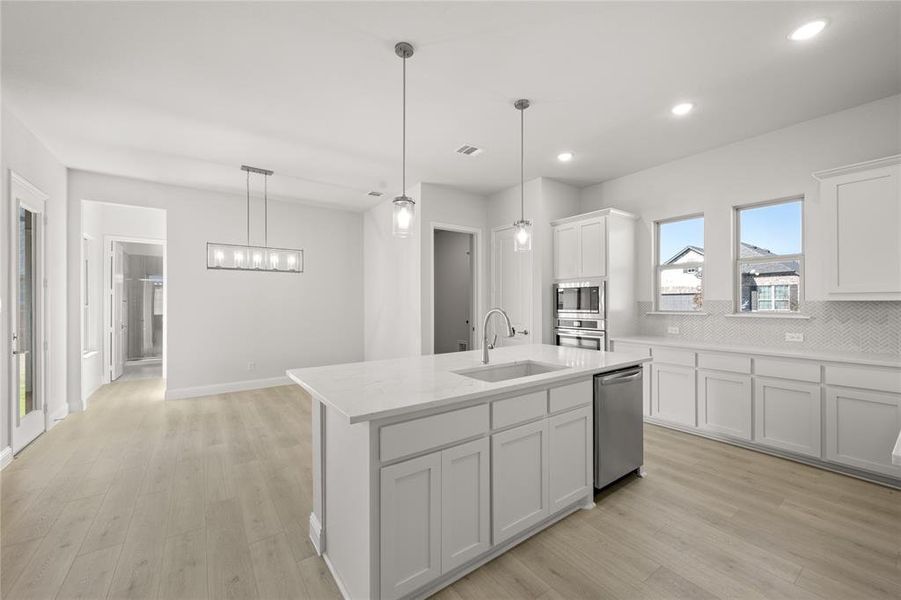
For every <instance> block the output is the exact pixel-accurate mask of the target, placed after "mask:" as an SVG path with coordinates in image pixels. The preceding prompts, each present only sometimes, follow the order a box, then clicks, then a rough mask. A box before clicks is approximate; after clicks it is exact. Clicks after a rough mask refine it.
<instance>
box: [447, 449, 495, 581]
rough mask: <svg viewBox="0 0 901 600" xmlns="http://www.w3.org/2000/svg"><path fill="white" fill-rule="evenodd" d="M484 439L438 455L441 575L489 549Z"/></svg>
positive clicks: (487, 481) (487, 480)
mask: <svg viewBox="0 0 901 600" xmlns="http://www.w3.org/2000/svg"><path fill="white" fill-rule="evenodd" d="M488 465H489V460H488V438H482V439H480V440H475V441H473V442H469V443H468V444H462V445H460V446H455V447H453V448H448V449H447V450H443V451H442V452H441V572H442V573H448V572H450V571H452V570H453V569H455V568H457V567H459V566H460V565H462V564H463V563H465V562H467V561H469V560H471V559H473V558H475V557H476V556H478V555H480V554H482V553H483V552H485V551H486V550H488V548H489V547H490V546H491V541H490V539H489V536H490V530H489V515H488V512H489V510H491V500H490V494H489V486H490V485H491V480H490V479H489V476H488Z"/></svg>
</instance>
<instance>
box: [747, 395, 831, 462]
mask: <svg viewBox="0 0 901 600" xmlns="http://www.w3.org/2000/svg"><path fill="white" fill-rule="evenodd" d="M821 405H822V403H821V401H820V386H819V385H818V384H814V383H805V382H801V381H788V380H783V379H767V378H766V377H757V378H756V379H755V381H754V413H755V418H754V420H755V423H754V441H755V442H758V443H760V444H763V445H765V446H772V447H773V448H779V449H780V450H789V451H791V452H797V453H799V454H806V455H808V456H815V457H820V456H821V455H822V451H821V444H820V412H821Z"/></svg>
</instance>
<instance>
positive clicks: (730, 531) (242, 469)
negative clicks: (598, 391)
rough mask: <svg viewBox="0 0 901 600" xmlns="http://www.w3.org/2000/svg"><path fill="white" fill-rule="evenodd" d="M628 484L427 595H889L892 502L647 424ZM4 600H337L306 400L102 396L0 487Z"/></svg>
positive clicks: (897, 553) (895, 506)
mask: <svg viewBox="0 0 901 600" xmlns="http://www.w3.org/2000/svg"><path fill="white" fill-rule="evenodd" d="M645 447H646V455H645V456H646V467H647V470H648V476H647V478H645V479H638V478H636V477H634V476H631V477H629V478H627V479H625V480H623V481H621V482H619V483H618V484H616V485H615V486H614V487H613V488H612V489H609V490H606V491H605V492H604V493H602V494H600V495H599V496H598V498H597V507H596V508H594V509H593V510H590V511H578V512H576V513H575V514H573V515H572V516H570V517H568V518H566V519H565V520H563V521H562V522H560V523H558V524H557V525H555V526H553V527H551V528H550V529H548V530H546V531H544V532H542V533H540V534H539V535H537V536H535V537H534V538H531V539H530V540H528V541H526V542H525V543H523V544H521V545H520V546H518V547H516V548H514V549H513V550H511V551H510V552H508V553H507V554H505V555H503V556H501V557H500V558H498V559H496V560H494V561H492V562H491V563H488V564H487V565H485V566H484V567H482V568H481V569H479V570H477V571H475V572H473V573H471V574H470V575H468V576H467V577H465V578H463V579H462V580H460V581H458V582H457V583H455V584H454V585H453V586H451V587H450V588H447V589H445V590H444V591H442V592H441V593H440V594H438V596H440V597H442V598H444V599H445V600H461V599H468V598H473V599H475V598H486V599H495V598H541V599H547V600H550V599H558V598H623V599H633V598H698V599H706V598H773V599H782V598H808V599H812V600H815V599H823V598H835V599H842V600H844V599H858V598H892V599H897V598H901V493H899V492H897V491H894V490H890V489H887V488H884V487H879V486H876V485H873V484H869V483H865V482H862V481H858V480H855V479H851V478H848V477H844V476H841V475H836V474H833V473H829V472H826V471H821V470H818V469H815V468H812V467H807V466H803V465H799V464H795V463H792V462H789V461H784V460H781V459H778V458H773V457H770V456H766V455H762V454H758V453H755V452H751V451H748V450H744V449H740V448H735V447H732V446H728V445H725V444H720V443H717V442H713V441H709V440H705V439H701V438H697V437H694V436H689V435H686V434H682V433H678V432H674V431H670V430H666V429H663V428H659V427H654V426H647V427H646V438H645ZM0 487H2V489H0V498H2V504H0V506H2V511H0V549H2V556H0V595H2V597H3V598H104V597H110V598H191V599H194V598H198V599H199V598H212V599H219V598H245V597H246V598H266V599H270V598H271V599H275V598H317V599H318V598H337V597H339V595H338V591H337V589H336V587H335V585H334V583H333V582H332V580H331V577H330V575H329V574H328V571H327V570H326V568H325V565H324V563H323V562H322V560H320V559H319V558H318V557H317V556H315V554H314V552H313V549H312V547H311V546H310V543H309V542H308V541H307V519H308V516H309V512H310V507H311V480H310V403H309V399H308V398H307V397H306V396H304V394H303V393H302V392H301V391H300V389H299V388H297V387H294V386H290V387H280V388H271V389H268V390H258V391H249V392H243V393H237V394H228V395H221V396H211V397H208V398H202V399H192V400H178V401H170V402H164V401H163V400H162V384H161V382H160V381H159V380H140V381H130V382H123V383H117V384H113V385H109V386H105V387H104V388H101V390H100V391H99V392H98V393H97V394H96V395H95V396H94V398H93V400H92V402H91V408H90V410H89V411H87V412H86V413H79V414H73V415H70V416H69V417H68V418H67V419H66V420H65V421H63V422H62V423H60V424H59V425H58V426H57V427H56V428H54V429H53V430H52V431H50V432H49V433H47V434H45V435H44V436H42V437H41V438H39V439H38V440H37V441H36V442H35V443H34V444H32V446H30V447H29V448H27V449H26V450H25V451H23V452H22V454H21V455H20V457H18V458H17V459H16V460H15V461H14V462H13V463H12V464H11V465H10V466H8V467H7V468H6V469H5V470H4V471H3V473H2V476H0Z"/></svg>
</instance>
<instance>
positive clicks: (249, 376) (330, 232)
mask: <svg viewBox="0 0 901 600" xmlns="http://www.w3.org/2000/svg"><path fill="white" fill-rule="evenodd" d="M69 198H70V203H71V205H73V206H78V203H80V202H81V201H82V200H90V201H96V202H106V203H111V204H128V205H137V206H145V207H149V208H159V209H165V210H166V239H167V252H168V257H169V260H168V264H167V267H168V269H167V282H166V283H167V303H168V304H167V307H166V308H167V329H168V336H167V355H168V356H167V376H168V379H167V397H178V396H187V395H192V394H197V393H203V392H209V391H211V390H212V391H215V390H216V389H218V386H227V385H233V386H234V385H240V384H241V382H247V381H250V380H263V381H268V380H270V379H275V378H282V377H283V376H284V373H285V370H286V369H289V368H294V367H303V366H314V365H323V364H330V363H341V362H351V361H357V360H360V359H361V358H362V352H361V349H362V347H363V343H362V340H363V338H362V331H363V306H362V298H363V284H362V283H363V274H362V261H361V254H362V243H361V242H362V235H361V232H362V216H361V215H360V214H359V213H352V212H346V211H341V210H330V209H323V208H313V207H309V206H306V205H303V204H300V203H297V202H283V201H274V200H270V203H269V243H270V245H273V246H283V247H300V248H303V249H304V251H305V255H304V257H305V272H304V273H303V274H301V275H291V274H283V273H252V272H228V271H214V270H207V269H206V243H207V242H210V241H214V242H234V243H244V242H245V235H246V225H245V223H246V221H245V219H246V213H245V210H246V209H245V199H244V197H243V196H239V195H232V194H222V193H215V192H208V191H202V190H195V189H190V188H184V187H178V186H170V185H161V184H155V183H149V182H144V181H138V180H133V179H127V178H123V177H112V176H107V175H101V174H98V173H88V172H84V171H70V173H69ZM261 204H262V203H261V201H260V200H259V198H256V197H255V198H254V213H253V216H252V217H251V220H252V223H253V224H254V229H253V234H252V236H251V237H252V239H251V242H252V243H262V206H261ZM80 220H81V213H80V211H79V210H70V226H69V243H70V248H72V246H73V245H74V246H75V250H74V251H71V250H70V256H77V255H78V253H77V245H78V243H79V238H80V232H81V223H80ZM69 267H70V268H69V272H70V278H77V277H79V272H80V271H79V265H78V263H77V261H75V260H72V261H70V265H69ZM70 280H71V279H70ZM79 308H80V307H79V306H78V301H77V296H75V298H73V301H72V302H70V306H69V310H70V315H73V314H74V315H76V316H75V317H74V318H73V322H74V323H75V332H76V335H75V337H74V340H75V342H76V343H75V344H74V345H73V344H70V354H69V356H70V359H74V361H75V362H76V363H77V362H78V359H79V358H80V350H79V348H78V340H79V337H78V335H77V333H78V327H80V325H79V324H78V323H80V319H79V318H78V316H77V315H78V314H79ZM251 362H253V363H255V365H256V366H255V369H253V370H249V369H248V363H251ZM76 370H77V369H76ZM76 379H77V380H76ZM210 386H212V387H210ZM80 389H81V382H80V373H79V377H77V378H75V377H73V378H71V379H70V390H71V392H70V393H74V394H75V395H77V394H78V393H79V391H80ZM226 389H227V388H226Z"/></svg>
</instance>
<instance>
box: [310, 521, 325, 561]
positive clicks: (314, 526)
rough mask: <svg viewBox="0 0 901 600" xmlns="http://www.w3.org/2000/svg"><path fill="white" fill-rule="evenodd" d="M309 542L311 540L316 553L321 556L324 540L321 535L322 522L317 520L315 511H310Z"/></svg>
mask: <svg viewBox="0 0 901 600" xmlns="http://www.w3.org/2000/svg"><path fill="white" fill-rule="evenodd" d="M310 542H312V544H313V548H314V549H315V550H316V554H318V555H319V556H322V550H323V549H324V548H325V545H324V542H325V540H324V539H323V537H322V523H320V522H319V517H317V516H316V513H310Z"/></svg>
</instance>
